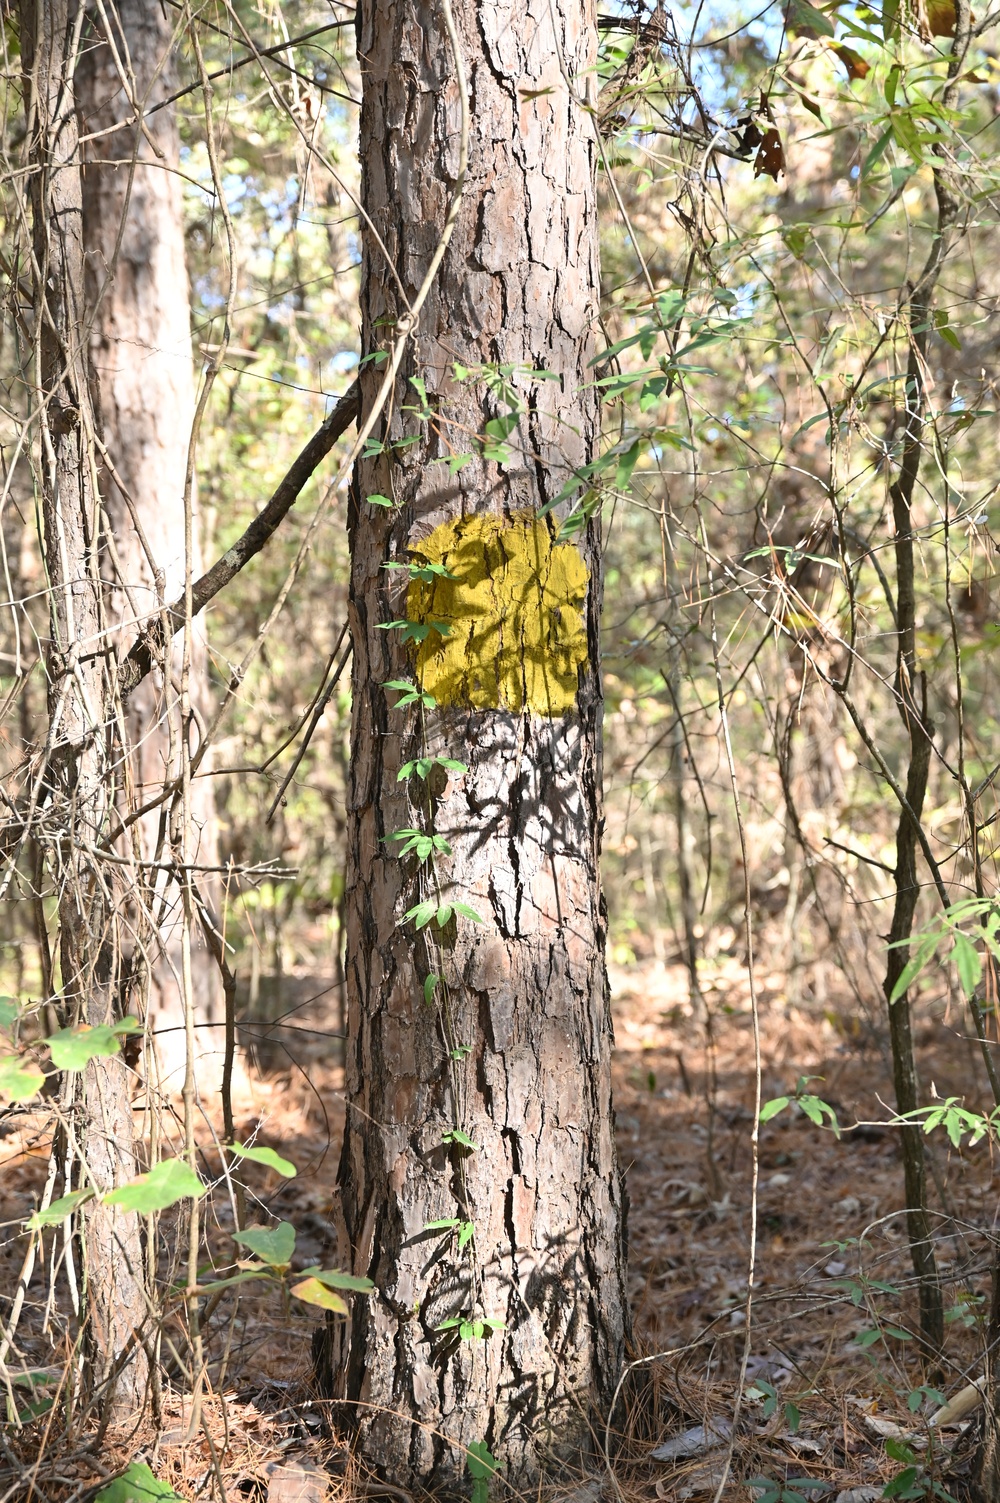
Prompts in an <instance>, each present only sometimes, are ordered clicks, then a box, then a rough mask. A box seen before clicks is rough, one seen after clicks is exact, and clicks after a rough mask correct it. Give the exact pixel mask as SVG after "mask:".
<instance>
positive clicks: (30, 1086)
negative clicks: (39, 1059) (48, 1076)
mask: <svg viewBox="0 0 1000 1503" xmlns="http://www.w3.org/2000/svg"><path fill="white" fill-rule="evenodd" d="M44 1084H45V1076H44V1075H43V1074H42V1072H41V1070H40V1069H39V1068H38V1066H37V1065H36V1064H35V1063H34V1062H33V1061H32V1060H25V1059H23V1058H22V1057H21V1055H19V1054H5V1055H0V1096H6V1098H7V1100H8V1101H30V1100H31V1098H32V1096H37V1095H38V1092H39V1091H40V1090H41V1089H42V1086H43V1085H44Z"/></svg>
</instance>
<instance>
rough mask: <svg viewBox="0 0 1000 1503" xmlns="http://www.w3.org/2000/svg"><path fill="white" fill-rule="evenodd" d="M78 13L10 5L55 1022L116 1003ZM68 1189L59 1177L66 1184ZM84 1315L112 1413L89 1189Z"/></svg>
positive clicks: (126, 1123)
mask: <svg viewBox="0 0 1000 1503" xmlns="http://www.w3.org/2000/svg"><path fill="white" fill-rule="evenodd" d="M81 26H82V15H81V10H80V6H79V5H78V4H76V3H75V0H46V3H45V4H42V5H37V4H36V3H34V0H24V3H23V4H22V7H21V43H22V56H23V59H24V67H25V74H26V81H27V85H28V87H27V99H28V136H29V142H30V160H31V167H32V177H31V203H32V215H33V230H34V233H33V253H34V267H33V282H34V317H35V328H36V347H35V362H36V365H35V370H34V372H33V385H34V389H35V391H36V392H37V393H38V401H39V432H40V448H41V460H40V467H41V490H42V516H43V533H44V547H45V569H46V573H47V579H48V586H49V605H50V633H51V636H50V640H49V643H48V647H47V667H48V674H49V716H50V737H49V740H50V746H51V754H50V756H49V765H48V782H49V804H48V810H49V819H48V821H47V824H48V827H49V828H50V829H59V830H60V832H61V833H60V836H59V837H58V843H57V844H54V845H53V848H52V850H53V861H54V865H55V872H54V879H55V887H56V890H57V891H58V892H59V893H60V901H59V926H60V944H59V962H60V970H61V987H62V993H61V997H60V999H59V1005H60V1009H61V1012H62V1016H63V1021H64V1023H67V1024H80V1023H87V1024H91V1025H94V1024H98V1023H108V1022H111V1021H113V1020H114V1019H115V1018H117V1017H118V1016H120V1012H121V1004H122V998H121V995H120V980H121V977H120V956H121V951H120V943H119V914H118V911H117V904H116V894H115V891H114V888H113V886H112V883H113V878H114V873H113V869H112V868H109V866H108V865H107V864H103V863H101V862H100V861H99V859H98V858H97V857H96V854H95V852H96V849H97V847H98V846H99V845H100V843H101V841H102V840H103V839H104V836H105V834H106V829H107V821H108V816H109V812H110V809H111V804H112V801H113V798H114V789H115V777H116V761H117V759H116V750H117V749H116V742H115V735H114V719H113V715H112V714H111V713H110V712H109V708H108V706H109V704H110V702H111V696H110V692H109V690H110V688H111V686H112V685H113V682H114V680H113V677H112V676H111V675H109V673H108V671H107V666H106V665H107V658H106V656H105V653H104V652H103V650H102V648H103V644H104V643H105V641H106V634H105V621H104V613H103V598H102V596H103V592H102V584H101V578H100V569H99V558H98V551H99V545H100V539H101V533H102V528H101V518H100V512H99V501H98V495H97V488H96V468H95V452H94V444H93V432H94V426H93V412H92V408H91V400H90V389H89V382H88V373H87V360H86V343H85V340H86V334H85V328H86V321H85V313H84V287H83V281H84V270H83V238H82V207H81V186H80V157H79V147H78V136H77V124H76V115H75V112H74V104H73V74H74V68H75V63H76V58H77V51H78V47H79V39H80V32H81ZM73 1128H74V1137H75V1140H76V1145H75V1146H77V1147H78V1148H79V1150H80V1151H81V1152H82V1154H83V1158H84V1160H85V1166H86V1167H85V1168H83V1167H81V1171H80V1182H81V1184H83V1185H92V1186H94V1187H96V1188H97V1189H99V1190H107V1189H110V1188H111V1187H113V1186H114V1185H116V1184H119V1183H121V1182H123V1181H125V1180H128V1179H131V1178H132V1177H133V1176H134V1175H135V1173H136V1162H135V1151H134V1138H133V1127H132V1109H131V1102H130V1098H129V1077H128V1070H127V1068H126V1065H125V1063H124V1061H123V1059H122V1058H121V1057H120V1056H115V1057H113V1058H110V1059H98V1060H95V1061H94V1062H93V1063H92V1064H91V1065H90V1066H89V1067H88V1069H87V1071H86V1072H85V1073H84V1075H83V1077H82V1084H81V1090H80V1100H79V1106H78V1109H77V1111H76V1114H75V1120H74V1122H73ZM67 1188H69V1187H68V1186H67ZM84 1227H85V1231H84V1248H85V1265H86V1290H85V1293H86V1306H85V1320H86V1323H87V1325H86V1331H87V1337H88V1343H87V1345H88V1351H89V1356H90V1361H91V1377H92V1379H93V1381H94V1384H95V1386H96V1389H97V1392H98V1395H99V1396H100V1398H101V1401H102V1403H103V1404H104V1405H105V1406H106V1412H109V1413H110V1414H111V1416H112V1417H113V1418H124V1417H125V1416H127V1415H128V1414H130V1413H131V1412H133V1411H134V1410H135V1409H137V1408H139V1407H140V1406H141V1404H142V1402H143V1398H144V1394H145V1388H146V1381H147V1376H148V1368H147V1362H146V1355H145V1351H144V1349H143V1347H142V1345H141V1344H140V1343H139V1340H138V1337H137V1333H138V1332H139V1331H140V1330H141V1328H142V1326H143V1324H144V1322H145V1318H146V1303H145V1300H144V1296H143V1289H142V1284H141V1276H142V1268H143V1258H142V1246H141V1241H140V1235H139V1223H138V1219H137V1217H136V1216H135V1215H134V1214H128V1213H125V1212H122V1211H118V1210H113V1211H112V1210H108V1209H106V1208H104V1207H102V1206H101V1205H99V1204H98V1203H97V1202H92V1203H91V1206H90V1207H89V1208H88V1211H87V1212H86V1214H85V1217H84Z"/></svg>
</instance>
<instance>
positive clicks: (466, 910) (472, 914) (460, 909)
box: [452, 903, 483, 924]
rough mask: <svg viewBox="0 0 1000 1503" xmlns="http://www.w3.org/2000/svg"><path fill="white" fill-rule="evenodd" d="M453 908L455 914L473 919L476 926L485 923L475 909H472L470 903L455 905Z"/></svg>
mask: <svg viewBox="0 0 1000 1503" xmlns="http://www.w3.org/2000/svg"><path fill="white" fill-rule="evenodd" d="M452 907H453V908H454V910H455V912H456V913H457V914H459V915H460V916H461V917H462V918H467V919H471V920H472V922H473V923H474V924H481V923H483V920H482V919H481V918H480V916H479V914H478V913H477V912H476V910H475V909H474V908H470V907H469V905H468V903H453V904H452Z"/></svg>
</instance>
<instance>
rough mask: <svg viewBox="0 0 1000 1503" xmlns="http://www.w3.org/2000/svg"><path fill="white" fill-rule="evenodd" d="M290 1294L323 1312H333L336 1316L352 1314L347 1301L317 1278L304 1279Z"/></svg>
mask: <svg viewBox="0 0 1000 1503" xmlns="http://www.w3.org/2000/svg"><path fill="white" fill-rule="evenodd" d="M289 1292H290V1293H291V1294H294V1296H295V1298H296V1299H300V1300H302V1301H303V1303H304V1304H307V1305H317V1306H318V1307H319V1308H320V1309H321V1310H332V1311H333V1313H334V1314H335V1315H349V1314H350V1313H351V1312H350V1310H349V1309H348V1307H347V1303H346V1301H345V1300H342V1299H341V1297H340V1295H339V1294H337V1293H335V1292H334V1290H332V1289H328V1288H327V1286H326V1284H324V1283H322V1282H321V1281H320V1280H319V1279H317V1278H308V1279H302V1280H301V1282H300V1283H298V1284H293V1285H292V1287H291V1290H290V1291H289Z"/></svg>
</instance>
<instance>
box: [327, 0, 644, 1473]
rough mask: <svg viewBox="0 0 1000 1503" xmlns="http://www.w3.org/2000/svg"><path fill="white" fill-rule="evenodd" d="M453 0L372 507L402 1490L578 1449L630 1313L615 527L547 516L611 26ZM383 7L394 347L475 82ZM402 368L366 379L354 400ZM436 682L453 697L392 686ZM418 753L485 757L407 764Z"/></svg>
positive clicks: (359, 1344)
mask: <svg viewBox="0 0 1000 1503" xmlns="http://www.w3.org/2000/svg"><path fill="white" fill-rule="evenodd" d="M459 12H460V13H459V14H458V15H457V17H456V22H457V30H458V40H459V46H460V49H461V52H462V54H463V56H464V62H465V72H466V76H467V78H468V89H469V95H470V98H471V101H472V105H471V109H472V111H473V118H472V121H471V136H470V142H469V167H468V176H467V180H466V187H465V193H464V197H463V199H462V203H461V208H460V212H459V217H458V221H457V225H456V228H455V232H454V235H453V238H452V240H451V242H450V246H449V249H448V251H447V254H446V256H445V259H444V262H443V265H442V268H441V272H440V275H439V277H438V279H437V282H436V285H435V287H434V289H433V291H432V292H431V294H430V296H429V298H428V300H427V302H426V304H425V305H424V308H423V311H422V314H421V316H420V319H419V324H418V326H417V329H416V333H415V335H414V337H413V339H412V341H411V344H410V346H409V348H408V350H407V353H406V355H405V357H404V360H403V364H402V366H401V369H400V375H399V378H398V380H397V382H396V386H395V391H394V395H393V398H392V400H391V402H390V405H389V408H388V416H387V417H383V418H381V419H380V420H379V427H377V428H376V430H375V431H376V435H378V434H381V438H382V441H383V442H384V443H385V444H386V446H387V447H386V448H385V449H384V450H383V451H382V452H380V453H376V454H374V455H373V456H372V457H368V458H364V459H363V460H362V461H361V462H359V465H358V467H357V472H356V477H355V492H354V496H353V498H352V506H351V517H350V533H351V551H352V573H351V602H350V613H351V614H350V619H351V630H352V633H353V644H354V667H353V674H354V681H353V693H354V711H353V717H354V718H353V727H352V760H351V771H350V790H349V807H348V819H349V830H348V863H349V864H348V896H347V990H348V1009H349V1017H348V1043H347V1094H348V1100H349V1109H348V1116H347V1131H346V1138H345V1143H344V1149H343V1155H342V1159H341V1165H340V1186H341V1194H342V1209H343V1221H344V1231H345V1236H346V1241H347V1244H348V1247H347V1249H346V1250H345V1251H346V1252H347V1255H349V1256H350V1257H351V1259H352V1265H353V1267H354V1269H355V1271H356V1272H358V1273H362V1274H365V1275H369V1276H370V1277H371V1278H372V1279H373V1280H374V1282H375V1285H376V1292H375V1293H374V1294H372V1295H371V1296H370V1298H368V1299H363V1300H359V1301H357V1303H356V1305H355V1308H354V1311H353V1313H352V1319H351V1322H350V1325H349V1326H348V1327H345V1328H343V1329H341V1330H340V1331H339V1333H338V1335H339V1349H338V1350H337V1351H336V1353H335V1362H334V1369H335V1381H336V1383H337V1393H338V1395H339V1396H340V1397H341V1398H342V1399H344V1400H345V1401H346V1404H347V1405H348V1406H353V1416H354V1418H355V1420H356V1423H357V1425H358V1427H359V1431H360V1442H361V1446H362V1450H363V1453H364V1454H365V1456H366V1457H367V1458H368V1460H369V1461H370V1462H372V1463H373V1464H375V1465H377V1466H378V1467H380V1468H381V1469H382V1470H383V1472H384V1473H385V1475H386V1476H387V1477H388V1478H389V1479H391V1480H392V1481H393V1482H395V1483H396V1484H402V1485H406V1486H409V1485H411V1484H416V1483H420V1484H431V1483H433V1484H442V1483H443V1484H445V1485H449V1484H450V1485H453V1484H455V1483H456V1482H457V1481H459V1480H460V1479H461V1477H462V1476H463V1474H464V1472H465V1465H466V1460H467V1448H468V1447H469V1446H470V1445H472V1444H473V1443H475V1444H476V1445H479V1444H485V1445H486V1446H487V1447H488V1448H489V1450H490V1452H491V1453H493V1454H494V1455H495V1456H496V1457H498V1458H499V1459H500V1460H501V1462H502V1463H503V1464H504V1466H505V1468H506V1472H505V1475H506V1478H507V1480H508V1481H509V1482H511V1483H513V1484H515V1485H522V1484H524V1483H526V1482H529V1481H530V1480H531V1478H532V1477H534V1476H536V1475H537V1474H538V1473H539V1472H540V1471H541V1470H543V1469H545V1468H546V1466H547V1465H548V1464H550V1463H551V1462H553V1461H554V1460H556V1459H557V1458H559V1457H565V1456H568V1455H570V1454H579V1451H580V1448H581V1446H583V1445H585V1443H586V1438H587V1435H588V1433H589V1432H588V1422H589V1419H590V1410H591V1406H592V1404H593V1403H594V1402H595V1401H597V1402H598V1403H599V1404H602V1405H606V1404H607V1402H608V1400H609V1397H610V1393H611V1391H612V1390H613V1387H614V1384H615V1381H616V1379H617V1376H618V1373H619V1371H620V1366H621V1362H622V1355H623V1347H624V1342H625V1338H626V1334H627V1325H628V1312H627V1303H626V1288H625V1269H624V1253H623V1237H622V1222H623V1211H622V1199H623V1197H622V1187H621V1182H620V1175H619V1169H618V1165H617V1160H616V1154H615V1146H614V1138H613V1119H612V1107H611V1081H610V1053H611V1044H612V1030H611V1020H610V1013H609V1006H608V993H607V981H606V974H605V962H604V939H605V922H604V914H603V905H602V902H601V898H600V893H599V887H598V876H597V863H598V846H599V835H600V814H601V762H600V724H601V707H602V701H601V685H600V677H599V649H598V617H599V611H600V603H601V555H600V539H599V528H598V523H597V520H596V519H591V520H590V521H588V522H587V523H586V525H585V526H584V527H583V529H582V531H581V532H580V533H579V534H578V536H577V540H576V541H565V540H563V541H559V540H558V539H557V531H558V528H557V524H556V522H555V517H554V514H552V513H550V514H549V515H548V516H547V517H545V518H543V519H541V520H539V519H538V512H539V510H540V509H541V508H542V507H543V506H545V505H546V504H547V503H549V502H552V501H553V500H554V498H555V497H556V496H557V495H558V493H559V492H560V490H561V489H562V487H563V486H564V484H565V483H566V480H567V478H568V477H569V475H570V474H571V473H572V471H573V470H575V469H577V468H579V467H580V466H582V465H584V464H587V463H588V462H589V461H590V460H591V459H592V457H593V455H594V451H595V444H596V438H597V426H598V413H597V403H596V399H595V393H594V389H593V387H592V385H589V384H588V383H589V382H590V381H592V373H591V372H590V371H589V370H588V360H589V358H590V356H591V353H592V324H593V319H594V315H595V312H596V308H597V298H598V252H597V216H596V198H595V159H596V143H595V139H594V134H593V128H592V125H591V121H590V118H589V117H588V114H587V113H586V111H585V110H583V109H582V108H581V107H580V105H579V104H578V103H577V102H576V100H575V99H574V98H573V97H571V94H570V92H569V89H568V88H567V84H566V82H565V79H564V75H563V71H562V68H561V66H560V54H561V56H562V59H563V62H564V66H565V70H566V73H567V74H568V75H569V77H571V78H573V79H578V80H583V81H586V80H587V79H588V78H592V77H593V73H592V71H588V70H592V68H593V64H594V59H595V53H596V24H595V18H594V12H593V8H592V5H591V4H590V3H589V0H527V3H526V4H525V5H524V6H523V7H518V8H517V9H515V10H510V9H509V8H507V7H505V6H497V5H495V4H493V3H487V0H477V3H475V4H472V3H470V4H467V5H464V6H462V7H460V8H459ZM553 26H555V28H556V34H555V35H554V34H553ZM358 28H359V30H358V37H359V45H358V53H359V56H360V58H361V59H362V67H363V78H364V90H363V104H362V115H361V157H362V171H363V195H364V206H365V209H366V212H367V214H368V215H369V216H370V218H371V225H370V226H369V227H367V228H366V231H365V236H364V261H363V267H362V293H361V300H362V315H363V337H362V342H363V348H364V351H365V354H366V355H374V354H375V352H377V351H378V350H380V349H384V348H386V347H387V346H388V345H390V344H391V342H392V339H393V337H394V332H395V328H394V326H395V323H396V322H397V321H398V320H400V319H401V318H402V317H403V316H404V315H405V314H406V312H407V309H408V304H409V303H410V302H412V300H413V298H414V296H415V294H416V291H417V289H418V288H419V286H420V284H421V282H422V280H423V277H424V274H425V272H426V269H427V267H428V264H429V262H430V260H431V257H432V255H433V253H434V250H435V247H436V245H437V242H438V239H439V236H440V234H441V229H442V226H443V224H444V222H445V217H446V214H447V210H448V205H449V201H450V199H451V196H452V192H453V187H454V183H455V180H456V177H457V174H458V171H459V167H458V163H459V157H460V135H461V102H460V89H459V86H458V83H457V81H456V68H455V62H454V58H453V54H452V50H451V48H450V46H449V38H448V30H447V25H446V16H445V14H444V13H443V10H442V8H441V7H440V6H436V5H435V6H431V5H426V4H419V3H417V0H363V4H362V5H361V6H360V8H359V12H358ZM580 86H581V87H583V86H584V84H583V83H581V85H580ZM376 233H377V235H378V236H379V237H380V239H381V246H380V244H379V241H378V240H377V239H376ZM382 246H384V248H385V250H384V252H383V249H382ZM386 257H387V258H388V262H387V259H386ZM397 277H398V280H397ZM400 284H401V287H400ZM401 289H402V292H404V293H405V297H406V301H405V302H404V300H403V296H402V295H401ZM461 367H465V371H464V372H463V370H462V369H461ZM484 367H491V368H492V369H491V370H485V369H484ZM498 367H504V368H505V371H506V374H504V372H503V371H500V370H498V369H497V368H498ZM383 370H384V365H380V364H379V362H378V360H371V361H368V362H367V363H366V364H365V366H364V368H363V373H362V383H363V400H362V414H363V415H364V413H365V412H366V411H370V410H371V405H372V402H373V400H374V397H375V393H376V391H377V389H378V387H379V384H380V382H381V380H382V377H383ZM414 380H415V381H417V382H422V383H423V386H422V387H420V386H415V385H414V384H413V383H414ZM424 391H426V397H427V402H426V408H425V407H424V403H423V393H424ZM487 423H492V424H493V425H494V426H493V427H492V429H491V430H490V431H489V432H488V433H487V430H486V425H487ZM505 432H506V440H505V442H504V441H503V435H504V433H505ZM484 434H485V435H486V437H487V445H486V450H485V452H484V446H483V444H482V442H481V441H480V439H479V438H477V437H476V435H484ZM412 440H416V441H415V442H413V441H412ZM400 441H403V443H402V445H401V446H400V447H398V448H394V447H392V445H395V444H397V443H399V442H400ZM375 447H376V448H377V447H378V446H377V445H376V446H375ZM458 454H463V455H471V458H469V459H468V460H467V462H465V463H463V464H462V466H461V467H458V466H457V465H456V466H449V465H448V464H447V463H445V461H447V460H448V458H449V456H455V455H458ZM371 495H380V496H382V497H388V498H391V500H392V501H393V503H394V505H393V507H392V508H386V507H385V506H384V505H378V504H372V503H370V502H368V501H367V500H366V499H365V498H366V497H368V496H371ZM411 560H412V561H413V562H414V564H415V565H416V566H417V567H421V568H422V570H423V572H422V575H420V576H416V577H411V579H410V581H409V584H408V582H407V574H406V572H405V569H406V565H407V563H408V562H409V561H411ZM389 563H396V564H402V565H403V566H404V568H403V572H393V571H390V570H387V568H386V565H387V564H389ZM442 570H446V571H447V573H444V574H442V572H441V571H442ZM435 571H437V572H435ZM401 617H403V618H407V617H408V618H410V619H412V620H414V621H416V622H417V623H418V625H417V628H416V638H417V639H418V640H419V638H420V637H421V636H422V637H423V640H422V641H420V642H419V648H418V650H417V656H416V660H414V656H413V649H412V647H409V646H407V643H406V640H405V639H406V637H407V636H412V635H414V634H413V633H412V632H409V633H408V632H405V631H403V630H400V629H399V628H396V629H390V630H383V629H382V628H383V627H384V626H385V625H386V624H387V623H389V622H391V621H393V620H396V619H398V618H401ZM432 621H436V622H438V623H439V624H441V625H446V626H448V627H450V631H449V632H448V634H447V635H444V634H442V633H441V632H439V631H437V630H435V629H433V628H432V627H430V625H429V623H431V622H432ZM414 674H416V675H417V677H418V679H419V681H420V684H421V686H422V690H423V692H424V693H425V694H426V695H428V696H433V700H434V703H427V704H425V706H423V707H422V706H421V704H420V703H419V701H418V702H414V703H410V704H406V703H405V702H404V703H402V704H401V703H399V701H400V700H401V697H402V699H403V700H404V701H405V699H406V696H405V695H404V696H401V694H400V692H399V691H398V690H393V689H387V688H386V682H387V681H390V680H404V679H411V680H412V678H413V677H414ZM419 757H428V758H432V757H436V758H444V759H452V760H453V761H458V762H460V763H461V764H464V765H465V767H466V769H467V770H466V771H464V772H463V771H459V770H458V769H456V768H455V767H454V766H452V767H450V768H449V767H448V766H443V765H442V764H441V763H440V762H438V763H436V764H434V765H432V766H430V767H418V768H417V769H415V770H414V771H413V772H412V773H411V774H410V775H408V776H405V777H403V778H400V770H401V768H402V766H403V765H404V764H405V763H406V762H408V761H410V760H412V759H414V758H419ZM423 773H426V776H422V774H423ZM410 828H414V829H419V830H420V831H421V832H422V833H423V834H425V835H426V834H432V833H433V834H435V835H437V836H438V837H440V838H441V840H443V841H444V842H446V845H440V844H439V852H438V854H437V855H436V857H435V860H436V865H432V864H431V863H430V862H427V861H424V862H421V861H420V859H419V858H420V855H421V851H420V850H419V849H417V850H414V851H413V852H411V853H410V854H403V855H402V856H401V855H400V851H401V849H402V847H403V846H404V845H405V841H394V840H393V838H392V837H393V835H394V834H395V832H397V831H400V830H403V829H410ZM421 902H423V903H424V904H425V905H426V908H425V913H426V912H429V911H431V910H435V911H436V916H435V917H433V918H432V919H431V920H430V922H428V923H426V924H424V925H423V926H422V927H419V928H418V927H417V923H416V921H415V920H414V919H410V920H407V919H406V918H405V917H404V915H406V914H407V912H408V911H409V910H410V909H412V908H413V907H414V906H415V905H417V904H418V903H421ZM454 903H460V904H465V905H467V906H468V907H470V908H471V909H473V910H474V911H475V912H476V913H477V914H478V915H479V916H480V918H481V920H482V922H481V923H477V922H475V921H474V920H472V919H470V918H468V917H467V916H465V915H463V914H462V913H461V912H458V913H452V914H450V915H449V914H448V911H447V905H451V904H454ZM442 905H445V907H444V912H437V910H440V909H441V906H442ZM423 916H424V915H423V914H422V915H418V919H420V918H422V917H423ZM439 919H440V920H442V922H439ZM438 978H439V979H438ZM473 1145H474V1146H473ZM431 1223H438V1225H437V1226H436V1227H435V1226H433V1225H430V1226H429V1224H431ZM443 1223H449V1224H448V1225H445V1224H443ZM450 1223H453V1224H450ZM473 1229H474V1230H473ZM470 1233H471V1240H470ZM491 1322H492V1323H493V1324H492V1325H491V1324H490V1323H491ZM501 1323H502V1324H501Z"/></svg>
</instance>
